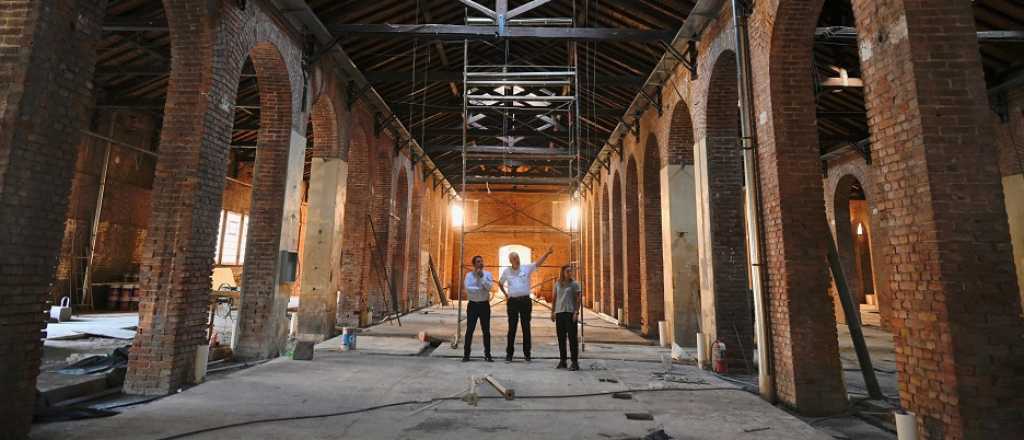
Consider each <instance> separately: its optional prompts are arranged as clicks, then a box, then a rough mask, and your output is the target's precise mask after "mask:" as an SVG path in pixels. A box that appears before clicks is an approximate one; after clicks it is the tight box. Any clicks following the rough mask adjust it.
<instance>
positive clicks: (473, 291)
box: [463, 271, 494, 301]
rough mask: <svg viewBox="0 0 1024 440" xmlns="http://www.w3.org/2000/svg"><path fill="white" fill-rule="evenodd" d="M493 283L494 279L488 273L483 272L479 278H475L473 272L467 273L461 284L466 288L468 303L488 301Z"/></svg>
mask: <svg viewBox="0 0 1024 440" xmlns="http://www.w3.org/2000/svg"><path fill="white" fill-rule="evenodd" d="M493 283H494V277H493V276H492V275H491V273H490V272H487V271H484V272H483V275H481V276H480V278H477V276H476V273H475V272H470V273H467V274H466V281H465V283H463V284H464V285H465V286H466V295H467V298H469V300H470V301H490V300H491V284H493Z"/></svg>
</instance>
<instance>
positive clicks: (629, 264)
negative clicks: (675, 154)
mask: <svg viewBox="0 0 1024 440" xmlns="http://www.w3.org/2000/svg"><path fill="white" fill-rule="evenodd" d="M624 189H625V190H626V192H625V194H624V195H623V196H624V201H625V207H624V208H625V213H624V220H625V223H626V224H625V235H624V236H623V237H622V242H623V244H624V245H625V251H626V253H625V255H624V258H625V261H624V263H623V264H624V265H625V280H624V281H625V292H624V300H625V305H624V306H623V309H624V310H625V313H626V325H627V326H628V327H631V328H636V329H640V331H641V333H643V334H644V335H650V334H651V328H650V326H651V323H649V322H646V321H645V320H644V317H645V315H644V313H642V310H643V309H642V307H641V306H642V305H643V303H644V300H643V295H644V292H643V277H642V274H641V273H640V242H641V241H642V240H641V237H640V199H639V197H640V196H641V194H640V183H639V177H638V176H637V165H636V159H634V158H633V157H632V156H630V158H629V160H628V161H627V162H626V186H625V188H624ZM654 330H655V331H657V324H655V329H654Z"/></svg>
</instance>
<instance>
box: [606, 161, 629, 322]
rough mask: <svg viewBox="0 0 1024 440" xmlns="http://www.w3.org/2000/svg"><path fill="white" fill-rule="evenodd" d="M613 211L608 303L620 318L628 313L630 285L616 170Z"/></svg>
mask: <svg viewBox="0 0 1024 440" xmlns="http://www.w3.org/2000/svg"><path fill="white" fill-rule="evenodd" d="M611 190H612V193H611V206H609V210H610V211H611V219H610V220H609V221H610V226H611V227H610V229H611V254H609V259H611V266H612V274H611V275H612V280H611V281H612V288H611V298H609V301H608V306H609V307H608V310H609V314H610V315H612V316H615V317H616V318H617V317H618V313H619V309H623V310H622V312H623V314H624V315H625V313H626V298H625V296H626V291H628V290H629V284H627V280H626V261H625V257H626V246H625V243H624V242H623V239H624V238H625V233H626V232H625V229H626V228H625V226H626V220H625V217H624V216H623V212H622V211H623V202H622V173H621V172H620V171H619V170H615V174H614V175H613V176H612V185H611Z"/></svg>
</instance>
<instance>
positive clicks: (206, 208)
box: [125, 1, 306, 394]
mask: <svg viewBox="0 0 1024 440" xmlns="http://www.w3.org/2000/svg"><path fill="white" fill-rule="evenodd" d="M206 6H207V5H206V4H205V3H203V2H191V1H182V2H170V3H169V4H168V5H167V7H166V14H167V17H168V23H169V24H170V28H171V36H172V44H171V50H172V69H171V82H170V83H171V85H170V87H169V88H168V97H167V106H166V109H165V114H164V128H163V130H162V132H161V139H160V148H159V150H160V152H161V160H159V161H158V163H157V171H156V180H155V183H154V186H155V188H156V190H155V191H154V194H153V215H152V223H151V225H150V228H149V234H148V235H147V241H146V244H145V248H144V249H145V250H144V254H145V260H144V261H145V262H144V264H143V266H142V270H141V275H140V282H141V290H142V298H141V301H140V304H139V332H138V334H137V335H136V338H135V340H134V342H133V346H132V351H131V359H130V361H129V373H128V378H127V380H126V383H125V390H126V391H128V392H132V393H140V394H165V393H168V392H170V391H172V390H175V389H177V388H178V387H180V386H182V385H185V384H188V383H190V382H191V380H192V378H191V375H192V370H193V368H192V366H193V357H194V353H195V347H196V346H197V345H199V344H201V343H205V323H206V319H207V317H206V313H207V306H206V305H207V302H208V291H209V287H210V280H209V274H210V273H211V269H212V262H213V258H212V257H213V252H214V242H215V240H216V237H217V219H218V218H219V210H220V205H221V199H222V194H223V191H224V175H225V174H226V171H227V154H228V153H227V150H228V148H227V145H228V142H229V138H230V130H231V126H232V123H233V115H232V110H233V109H232V108H231V106H230V105H224V103H230V102H234V97H235V92H236V87H237V86H236V85H237V84H238V81H239V76H240V74H241V69H242V64H243V61H244V60H245V57H246V56H250V55H252V56H253V59H254V64H255V65H256V69H257V76H258V80H259V81H260V84H261V88H263V87H267V93H263V94H262V95H261V105H262V106H264V112H263V116H262V119H263V120H262V121H261V125H262V126H263V128H266V129H267V130H261V133H260V138H259V142H258V143H259V144H260V145H261V146H262V145H267V146H268V147H269V148H267V149H266V150H269V151H266V152H262V151H261V153H258V154H263V156H261V157H259V158H257V161H261V160H262V162H261V163H266V164H267V167H266V169H263V170H259V171H257V172H258V173H260V175H257V176H256V178H255V182H254V184H255V185H256V188H254V200H253V203H252V216H253V220H252V221H250V230H249V238H248V239H247V249H246V269H247V270H245V271H244V272H245V273H246V274H247V275H245V278H244V279H243V282H242V286H243V291H247V292H246V293H244V295H245V296H246V298H250V299H251V298H253V295H255V297H256V298H259V299H257V300H249V301H246V300H243V301H242V306H241V307H242V310H241V316H242V317H241V320H242V321H243V322H241V323H240V325H242V328H241V330H242V331H240V336H244V335H247V334H248V335H251V336H252V337H251V338H249V339H250V341H249V342H245V341H240V343H241V347H240V348H241V351H240V352H241V354H242V355H243V356H252V357H262V356H265V355H269V354H271V353H272V352H274V351H276V350H278V349H280V342H281V341H282V338H281V336H283V335H281V333H280V331H279V328H280V327H281V324H282V323H283V321H285V317H284V309H283V308H281V303H282V302H283V303H284V304H286V303H287V298H286V297H285V298H278V296H279V295H277V292H276V291H277V285H276V282H275V281H276V278H274V277H276V275H277V270H276V265H274V264H273V263H276V261H277V258H278V243H279V238H280V232H281V227H280V225H281V215H280V210H281V206H282V205H283V204H282V203H281V202H280V201H281V200H282V199H281V197H283V186H284V184H283V176H280V177H277V176H278V175H279V174H283V172H282V170H283V169H284V167H285V165H284V164H283V163H279V162H286V160H281V159H276V158H281V157H285V158H286V157H287V146H288V144H289V139H290V132H291V127H293V126H295V127H297V128H298V129H299V130H304V128H305V122H306V121H304V120H300V118H299V115H298V113H297V112H292V111H291V109H295V108H298V100H299V99H300V98H301V89H299V87H298V86H297V84H296V83H297V81H298V80H300V79H301V75H300V74H298V73H297V72H296V71H295V70H296V69H298V66H299V62H298V59H299V54H300V53H301V51H300V50H299V49H298V48H297V47H296V46H295V45H294V44H293V42H292V41H291V40H290V39H289V38H288V37H287V36H285V35H283V34H282V33H281V31H280V30H279V28H277V27H276V25H275V24H273V21H272V20H271V19H270V18H269V17H267V16H265V15H264V14H263V12H262V11H261V10H260V8H259V7H258V6H253V7H249V8H247V9H246V11H240V10H239V9H238V8H237V6H236V5H234V4H224V5H222V9H221V11H220V16H219V19H218V20H217V23H218V25H216V26H215V25H214V21H213V19H212V18H211V17H210V16H208V15H207V14H208V12H209V9H208V8H207V7H206ZM197 23H199V25H198V26H197V25H196V24H197ZM271 42H273V43H271ZM257 43H259V44H257ZM257 46H258V47H259V48H258V49H256V50H253V49H254V48H257ZM215 48H216V49H219V50H215ZM186 55H187V56H186ZM289 63H291V65H289ZM282 70H284V71H283V72H282ZM271 71H272V72H271ZM282 89H283V90H282ZM294 90H298V92H294ZM270 91H273V92H274V95H273V96H271V93H269V92H270ZM285 91H286V92H285ZM282 94H286V95H287V97H284V96H281V95H282ZM271 106H276V107H275V110H278V111H269V109H270V108H271ZM281 112H284V113H286V114H287V115H288V116H287V118H284V117H282V116H280V114H281ZM196 115H203V117H202V118H197V117H196ZM263 131H267V133H266V134H264V133H263ZM282 145H283V148H282V147H281V146H282ZM261 150H264V149H263V148H262V147H261ZM282 150H283V151H282ZM267 154H269V155H270V156H273V158H271V157H266V156H267ZM268 161H270V162H277V163H276V164H274V165H271V163H270V162H268ZM261 168H263V166H262V165H261ZM261 176H263V179H262V180H263V183H260V180H261V179H260V177H261ZM272 182H277V183H272ZM267 186H269V187H270V188H268V190H267V191H263V190H261V188H263V187H267ZM278 187H279V188H278ZM271 199H275V200H277V203H276V204H275V203H273V200H271ZM275 212H276V213H277V215H274V213H275ZM264 216H267V217H264ZM257 217H259V218H257ZM262 218H267V222H268V224H263V225H262V226H257V225H260V223H261V221H260V219H262ZM272 224H276V225H277V227H276V228H274V227H272V226H271V225H272ZM256 237H259V238H256ZM263 240H270V241H273V244H272V245H271V244H268V243H266V242H264V241H263ZM271 249H272V250H271ZM266 258H272V259H271V260H269V261H267V260H266ZM266 267H269V268H270V269H269V270H267V269H266ZM250 268H251V269H250ZM261 268H262V269H261ZM260 270H262V272H259V273H258V272H257V271H260ZM268 278H269V281H268ZM282 299H283V301H282ZM275 310H276V311H278V312H275ZM269 318H276V319H269ZM257 335H258V336H257ZM264 338H266V339H264Z"/></svg>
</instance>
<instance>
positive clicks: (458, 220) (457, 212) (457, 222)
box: [452, 205, 465, 228]
mask: <svg viewBox="0 0 1024 440" xmlns="http://www.w3.org/2000/svg"><path fill="white" fill-rule="evenodd" d="M463 217H465V216H464V215H463V212H462V206H461V205H452V226H454V227H456V228H457V227H460V226H462V221H463Z"/></svg>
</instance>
